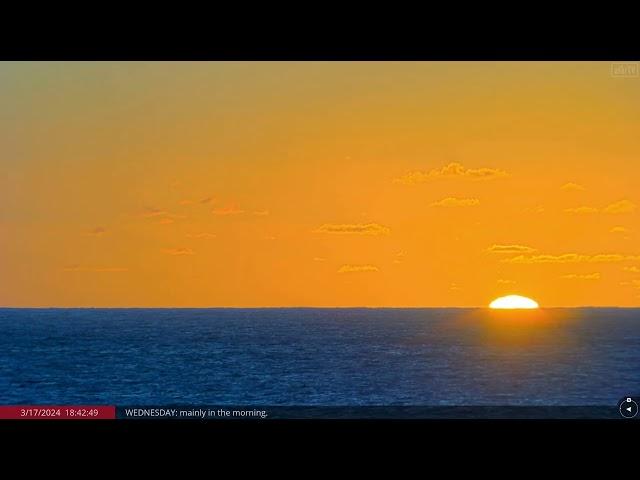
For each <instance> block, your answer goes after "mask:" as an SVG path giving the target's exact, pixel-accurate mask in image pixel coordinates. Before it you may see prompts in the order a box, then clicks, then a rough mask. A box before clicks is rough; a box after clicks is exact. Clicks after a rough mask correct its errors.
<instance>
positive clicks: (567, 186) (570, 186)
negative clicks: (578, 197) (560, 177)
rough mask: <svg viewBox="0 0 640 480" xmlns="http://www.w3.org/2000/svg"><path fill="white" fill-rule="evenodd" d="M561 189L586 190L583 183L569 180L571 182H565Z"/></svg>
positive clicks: (570, 190)
mask: <svg viewBox="0 0 640 480" xmlns="http://www.w3.org/2000/svg"><path fill="white" fill-rule="evenodd" d="M560 190H565V191H568V192H582V191H584V190H586V189H585V188H584V187H583V186H582V185H580V184H578V183H573V182H569V183H565V184H564V185H562V186H561V187H560Z"/></svg>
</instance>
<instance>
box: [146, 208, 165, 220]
mask: <svg viewBox="0 0 640 480" xmlns="http://www.w3.org/2000/svg"><path fill="white" fill-rule="evenodd" d="M165 215H171V214H170V213H169V212H167V211H166V210H161V209H160V208H155V207H147V208H145V210H144V212H142V213H141V214H140V216H141V217H145V218H153V217H163V216H165Z"/></svg>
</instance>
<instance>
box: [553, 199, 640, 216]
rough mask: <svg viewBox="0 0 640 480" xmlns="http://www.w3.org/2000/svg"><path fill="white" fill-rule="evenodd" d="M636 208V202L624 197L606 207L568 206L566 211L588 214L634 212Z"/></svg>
mask: <svg viewBox="0 0 640 480" xmlns="http://www.w3.org/2000/svg"><path fill="white" fill-rule="evenodd" d="M635 210H636V204H635V203H633V202H632V201H630V200H627V199H624V200H619V201H617V202H614V203H611V204H609V205H607V206H605V207H602V208H599V207H589V206H581V207H575V208H566V209H565V210H564V211H565V212H567V213H577V214H588V213H608V214H618V213H633V212H635Z"/></svg>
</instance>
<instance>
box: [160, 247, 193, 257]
mask: <svg viewBox="0 0 640 480" xmlns="http://www.w3.org/2000/svg"><path fill="white" fill-rule="evenodd" d="M162 252H163V253H165V254H167V255H175V256H177V255H195V253H196V252H194V251H193V250H191V249H190V248H164V249H163V250H162Z"/></svg>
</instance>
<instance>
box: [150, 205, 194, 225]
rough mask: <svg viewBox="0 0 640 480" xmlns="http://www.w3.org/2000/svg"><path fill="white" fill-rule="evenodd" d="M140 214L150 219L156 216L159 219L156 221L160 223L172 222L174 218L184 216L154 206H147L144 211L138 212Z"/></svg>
mask: <svg viewBox="0 0 640 480" xmlns="http://www.w3.org/2000/svg"><path fill="white" fill-rule="evenodd" d="M140 216H141V217H143V218H150V219H153V218H157V219H159V221H158V223H160V224H162V225H166V224H170V223H173V222H174V220H176V219H179V218H186V217H185V216H184V215H177V214H175V213H171V212H168V211H166V210H162V209H160V208H154V207H147V208H146V209H145V210H144V212H142V213H141V214H140Z"/></svg>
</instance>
